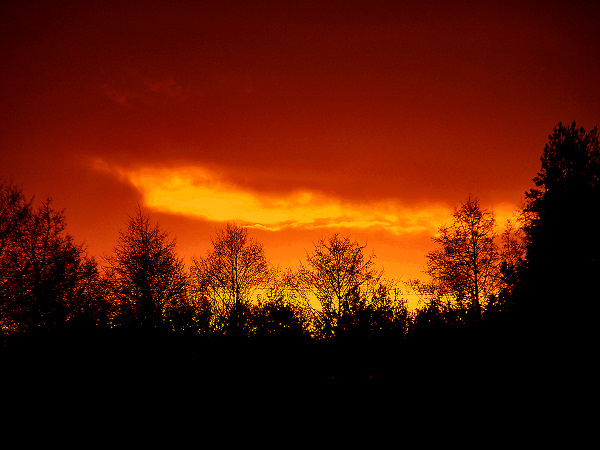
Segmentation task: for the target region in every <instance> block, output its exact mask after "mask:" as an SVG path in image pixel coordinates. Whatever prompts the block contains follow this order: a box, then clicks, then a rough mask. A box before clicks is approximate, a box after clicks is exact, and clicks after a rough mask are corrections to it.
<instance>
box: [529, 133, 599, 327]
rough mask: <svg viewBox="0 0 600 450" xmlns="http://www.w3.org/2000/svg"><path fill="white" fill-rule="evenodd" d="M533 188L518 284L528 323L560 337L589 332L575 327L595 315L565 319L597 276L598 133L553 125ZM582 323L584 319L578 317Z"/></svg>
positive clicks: (590, 289) (586, 295) (586, 296)
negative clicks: (542, 326) (524, 258)
mask: <svg viewBox="0 0 600 450" xmlns="http://www.w3.org/2000/svg"><path fill="white" fill-rule="evenodd" d="M534 182H535V185H536V188H534V189H531V190H530V191H529V192H527V193H526V206H525V208H524V213H525V215H526V223H525V234H526V244H527V253H526V260H525V266H524V269H523V271H522V274H521V279H522V280H521V283H519V291H520V292H519V296H520V302H521V303H523V305H522V306H523V307H524V308H525V309H527V310H528V312H529V316H528V320H529V321H533V322H538V323H540V324H542V323H543V324H544V327H545V328H546V329H547V331H549V330H550V329H552V332H553V333H557V334H562V335H566V334H568V333H573V332H575V331H576V330H577V329H578V328H579V330H578V331H577V332H581V331H583V330H584V329H589V327H590V324H589V323H587V324H585V326H581V327H580V326H579V325H576V323H577V320H579V321H583V322H584V323H585V322H588V321H589V320H592V319H591V318H592V317H597V315H596V314H594V313H592V311H591V310H589V309H588V308H589V307H592V308H594V307H595V305H594V304H593V303H595V302H587V303H585V305H586V306H585V310H587V312H585V313H582V314H580V315H579V316H580V317H578V318H577V319H575V320H574V319H573V318H572V319H570V320H566V319H567V317H569V315H567V312H568V311H569V312H570V311H573V310H572V309H571V308H573V307H575V305H578V306H581V305H583V304H582V303H581V301H584V300H586V299H591V298H592V296H593V295H594V294H593V293H594V292H597V288H596V286H595V284H596V280H597V277H598V275H599V274H600V258H599V255H600V234H599V233H598V229H597V224H598V211H600V145H599V141H598V129H597V127H595V128H593V129H592V130H591V131H589V132H586V131H585V129H584V128H577V126H576V124H575V122H573V123H572V124H571V125H569V126H564V125H563V124H561V123H559V124H558V126H556V127H555V128H554V131H553V133H552V134H551V135H550V136H549V141H548V143H547V144H546V145H545V147H544V151H543V154H542V157H541V169H540V171H539V172H538V174H537V176H536V177H535V178H534ZM583 316H585V317H587V318H588V319H587V320H584V317H583Z"/></svg>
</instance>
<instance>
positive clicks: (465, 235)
mask: <svg viewBox="0 0 600 450" xmlns="http://www.w3.org/2000/svg"><path fill="white" fill-rule="evenodd" d="M452 218H453V221H452V224H451V225H449V226H446V225H444V226H442V227H440V229H439V233H438V236H436V237H434V238H433V240H434V242H435V243H436V244H438V246H439V247H440V248H438V249H436V250H434V251H432V252H430V253H429V254H428V255H427V259H428V261H427V273H428V274H429V275H430V276H431V277H432V279H433V281H434V283H435V284H436V285H437V287H438V288H439V290H440V292H441V293H442V294H449V295H451V296H453V298H454V299H455V300H456V301H457V303H458V304H459V306H460V305H465V304H466V306H467V307H468V308H472V310H473V311H474V312H475V317H476V318H479V317H481V314H482V307H483V305H484V304H485V301H486V300H487V299H488V298H489V296H491V295H495V294H497V292H498V287H499V280H500V272H499V269H500V262H501V259H500V253H499V249H498V245H497V243H496V237H497V235H496V229H495V219H494V216H493V214H492V213H490V212H488V211H486V210H482V209H481V208H480V206H479V201H478V200H477V199H476V198H471V197H470V196H469V198H468V199H467V201H466V202H464V203H462V204H461V205H460V207H458V208H456V209H455V210H454V213H453V215H452Z"/></svg>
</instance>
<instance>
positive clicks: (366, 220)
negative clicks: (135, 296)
mask: <svg viewBox="0 0 600 450" xmlns="http://www.w3.org/2000/svg"><path fill="white" fill-rule="evenodd" d="M93 166H94V168H95V169H96V170H100V171H103V172H107V173H111V174H114V175H117V176H119V177H120V178H121V179H123V180H125V181H127V182H129V183H131V184H132V185H133V186H134V187H135V188H136V189H138V190H139V191H140V193H141V194H142V196H143V201H144V204H145V206H147V207H149V208H151V209H154V210H156V211H160V212H166V213H173V214H182V215H186V216H191V217H198V218H203V219H206V220H210V221H216V222H227V221H238V222H241V223H243V224H244V225H246V226H249V227H254V228H259V229H265V230H272V231H277V230H282V229H285V228H294V227H296V228H306V229H317V228H353V229H367V228H379V229H385V230H387V231H390V232H392V233H395V234H398V235H403V234H414V233H434V232H435V231H436V230H437V228H438V227H439V225H440V224H442V223H444V222H446V221H447V220H448V219H449V218H450V215H451V212H452V211H451V209H450V208H448V207H447V206H446V205H443V204H430V205H424V206H421V207H410V208H407V207H403V206H402V205H401V204H399V202H397V201H394V200H387V201H377V202H369V203H361V202H353V201H346V200H342V199H340V198H336V197H333V196H328V195H325V194H323V193H320V192H318V191H312V190H306V189H304V190H298V191H295V192H292V193H285V194H273V193H261V192H257V191H252V190H245V189H243V188H242V187H240V186H238V185H236V184H235V183H234V182H233V181H229V180H227V179H226V178H225V177H223V176H221V175H220V174H219V173H217V172H215V171H211V170H208V169H207V168H204V167H199V166H181V167H141V168H134V169H128V168H124V167H120V166H116V165H110V164H108V163H106V162H104V161H102V160H95V161H94V162H93Z"/></svg>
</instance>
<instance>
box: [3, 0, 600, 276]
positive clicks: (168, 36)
mask: <svg viewBox="0 0 600 450" xmlns="http://www.w3.org/2000/svg"><path fill="white" fill-rule="evenodd" d="M599 5H600V3H598V2H578V1H564V2H557V1H540V2H527V1H517V2H511V1H499V2H484V1H478V2H467V1H464V2H453V1H439V2H436V1H432V2H424V1H416V2H403V1H389V2H384V1H364V2H362V1H344V2H342V1H339V2H326V1H314V2H307V1H302V2H293V1H289V2H284V1H259V2H253V1H237V2H227V1H219V2H200V1H189V2H177V1H170V2H158V1H139V2H127V1H115V2H110V1H98V2H93V1H86V2H80V1H73V2H68V1H61V2H41V1H40V2H35V1H30V2H25V1H13V0H8V1H4V2H2V6H0V51H1V55H2V64H1V65H0V105H1V106H0V114H1V120H0V127H1V128H0V179H10V178H11V177H12V178H13V179H14V181H15V182H17V183H18V184H20V185H21V186H22V187H23V188H24V190H25V192H26V193H27V195H35V196H36V198H44V197H46V196H52V197H53V198H54V200H55V205H56V207H57V208H59V209H62V208H65V210H66V211H65V212H66V217H67V223H68V230H69V232H70V233H71V234H72V235H74V236H75V238H76V239H77V240H78V241H79V242H84V243H85V244H86V245H87V247H88V250H89V252H90V253H91V254H93V255H96V256H101V255H102V254H103V253H104V254H107V253H110V252H111V250H112V248H113V247H114V245H115V244H116V239H117V235H118V231H119V229H120V228H122V227H124V225H125V223H126V220H127V217H128V215H131V214H134V212H135V208H136V205H137V204H138V203H140V204H142V205H143V206H144V207H145V208H146V209H147V210H148V211H150V212H151V214H152V216H153V217H154V218H155V220H157V221H158V222H160V224H161V225H162V226H163V227H164V228H165V229H167V230H168V231H169V232H170V233H171V234H172V235H173V236H176V237H177V239H178V249H179V252H180V254H181V256H183V257H185V258H187V257H189V256H192V255H194V254H196V255H201V254H204V252H205V251H206V250H207V245H208V242H209V237H210V235H211V234H212V233H213V232H214V230H215V229H216V228H217V227H220V226H221V225H222V224H223V222H224V221H227V220H236V221H238V222H239V223H247V224H250V225H253V226H254V228H253V229H252V230H251V234H252V235H253V236H254V237H255V238H256V239H257V240H259V241H261V242H262V243H263V244H264V246H265V250H266V253H267V257H269V259H270V260H271V261H272V262H273V263H274V264H281V265H284V266H287V265H291V264H294V263H295V262H297V261H299V260H300V259H303V258H304V250H305V249H310V248H311V247H312V243H313V242H315V241H316V240H317V239H318V238H319V237H321V236H328V235H329V234H331V233H333V232H336V231H339V232H341V233H343V234H346V235H348V236H350V237H352V238H354V239H356V240H358V241H359V242H361V243H366V244H368V249H369V251H374V252H375V253H376V255H377V256H378V263H379V264H380V266H381V267H383V268H384V269H385V270H386V273H387V274H388V275H389V276H394V277H403V278H404V279H406V278H409V277H420V276H421V274H420V271H421V270H422V268H423V265H424V263H425V258H424V255H425V254H426V253H427V251H429V250H430V249H431V248H432V247H431V240H430V238H431V235H432V233H434V232H435V229H436V227H437V226H438V225H439V224H440V223H441V222H442V221H444V220H447V219H449V217H450V212H451V210H452V208H453V207H454V206H456V205H458V203H459V202H460V201H462V200H464V199H465V198H466V197H467V196H468V195H469V194H473V195H475V196H477V197H479V199H480V201H481V203H482V205H483V206H484V207H487V208H491V209H494V210H496V211H497V213H498V218H499V219H502V220H503V218H504V217H505V216H507V215H508V214H509V213H510V212H511V211H512V210H513V209H516V208H517V206H518V204H519V203H520V202H521V201H522V200H523V198H524V192H525V191H526V190H527V189H529V188H530V187H532V183H531V179H532V178H533V176H534V175H535V173H536V172H537V171H538V170H539V166H540V161H539V158H540V155H541V153H542V150H543V147H544V144H545V142H546V141H547V138H548V135H549V134H550V133H551V131H552V128H553V127H554V126H555V125H556V124H558V122H560V121H562V122H563V123H570V122H571V121H573V120H576V121H577V123H578V124H579V125H582V126H584V127H586V129H587V128H591V127H593V126H595V125H598V124H600V90H599V89H598V81H599V80H600V32H599V31H598V30H599V29H600V6H599Z"/></svg>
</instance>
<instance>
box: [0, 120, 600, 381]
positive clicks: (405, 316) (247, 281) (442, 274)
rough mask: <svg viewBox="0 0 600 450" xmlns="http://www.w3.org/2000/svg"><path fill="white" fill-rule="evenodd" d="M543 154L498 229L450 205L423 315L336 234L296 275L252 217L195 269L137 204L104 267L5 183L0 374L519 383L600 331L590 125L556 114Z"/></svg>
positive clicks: (474, 205)
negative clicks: (88, 371)
mask: <svg viewBox="0 0 600 450" xmlns="http://www.w3.org/2000/svg"><path fill="white" fill-rule="evenodd" d="M541 160H542V167H541V170H540V171H539V173H538V174H537V176H536V177H535V178H534V182H535V185H536V187H535V188H534V189H531V190H530V191H529V192H527V193H526V202H525V204H524V206H523V208H522V214H521V216H520V220H519V221H517V222H516V223H513V224H509V225H508V226H506V227H504V228H503V229H504V231H503V232H502V233H499V232H498V231H497V225H496V223H495V219H494V215H493V212H491V211H486V210H485V209H482V208H481V207H480V205H479V203H478V201H477V199H476V198H473V197H469V198H468V199H466V200H465V201H464V202H462V203H461V204H460V205H459V206H458V207H457V208H456V209H455V211H454V214H453V215H452V217H451V218H449V219H450V222H449V224H448V225H446V226H443V227H441V228H440V230H439V233H438V234H437V235H436V237H435V238H434V241H435V243H436V249H435V250H434V251H433V252H431V253H430V254H428V255H427V260H428V264H427V267H426V272H427V273H428V274H429V275H430V280H431V281H428V282H426V283H425V282H422V281H419V280H412V281H411V282H410V283H409V284H410V289H411V290H412V291H414V292H417V293H418V294H419V296H420V299H421V302H420V303H419V306H418V308H416V309H415V310H412V309H409V308H408V307H407V303H406V300H405V297H403V292H405V290H404V288H405V287H404V286H399V285H398V284H397V283H396V282H394V281H390V280H386V279H385V278H384V277H383V273H382V271H381V270H379V269H378V268H377V267H376V265H375V260H374V256H373V255H367V254H366V253H365V247H364V246H362V245H360V244H359V243H357V242H353V241H351V240H349V239H348V238H346V237H343V236H340V235H338V234H333V235H332V236H330V237H328V238H326V239H322V240H320V241H319V242H317V243H316V244H315V245H314V247H313V248H311V249H310V250H308V251H307V252H306V257H305V259H304V261H303V262H302V264H301V266H300V268H299V269H298V270H282V269H279V268H274V267H272V266H271V265H270V264H269V262H268V261H267V259H266V257H265V254H264V251H263V247H262V245H261V244H260V243H259V242H256V241H255V240H253V239H252V237H250V236H249V235H248V233H247V230H246V228H244V227H240V226H238V225H236V224H228V225H226V226H225V227H223V228H222V229H221V230H219V231H217V232H216V234H215V235H214V236H213V237H212V241H211V242H212V248H211V250H210V251H209V252H207V253H206V254H205V255H203V256H198V257H196V258H194V259H193V260H192V263H191V265H190V267H189V268H186V267H184V264H183V261H182V260H181V259H179V258H178V256H177V251H176V242H175V240H174V238H172V237H170V236H169V235H168V234H167V233H166V232H164V231H163V230H161V229H160V227H159V225H157V224H155V223H153V221H152V220H151V218H150V217H149V216H148V215H147V214H145V213H144V212H143V211H141V210H138V211H137V212H136V213H135V214H134V215H133V216H132V217H131V218H130V220H129V222H128V223H127V224H126V225H125V226H124V228H123V229H122V231H121V232H120V235H119V237H118V241H117V242H116V245H115V247H114V249H113V251H112V252H111V254H110V256H109V257H107V258H106V259H105V260H103V261H101V262H98V261H97V260H95V259H94V258H91V257H89V256H88V255H87V254H86V251H85V248H84V247H83V246H82V245H80V244H77V243H76V242H75V240H74V238H73V237H72V236H70V235H69V234H68V233H67V230H66V225H65V218H64V215H63V213H62V212H59V211H55V210H54V209H53V208H52V202H51V201H50V200H46V201H44V202H42V203H41V205H39V206H37V207H34V203H33V201H32V200H31V199H27V198H25V197H24V195H23V193H22V190H21V189H20V188H19V187H18V186H17V185H15V184H14V183H13V182H5V183H4V184H2V186H0V325H1V330H2V362H3V366H4V368H3V370H4V371H5V372H10V371H11V370H12V368H18V367H21V366H22V364H23V363H24V362H27V363H28V364H30V365H34V366H36V367H38V369H39V370H42V371H44V370H49V369H48V368H49V367H62V366H64V367H67V366H68V367H73V366H78V365H80V364H84V363H85V364H92V365H95V367H96V368H97V369H98V370H100V368H102V370H104V371H109V372H110V371H111V370H114V371H115V372H114V373H117V372H118V370H119V368H122V367H130V368H131V367H134V366H144V367H153V368H155V369H160V370H169V371H176V370H179V369H181V371H180V372H178V373H179V374H180V375H177V376H184V375H182V374H184V373H193V377H194V379H195V380H198V379H204V380H205V381H211V382H220V383H224V384H226V383H227V382H232V383H234V384H235V380H240V379H245V380H254V382H258V381H262V382H265V381H266V382H267V384H268V385H270V386H272V385H274V384H276V385H278V386H280V387H285V386H293V385H297V384H298V383H312V384H315V383H316V384H317V385H323V386H333V385H343V386H347V385H379V384H386V383H391V384H394V383H398V382H399V380H402V379H406V377H407V376H411V377H412V378H411V379H417V378H418V379H419V380H421V381H422V384H421V385H420V386H421V388H422V389H440V385H444V384H446V385H447V386H450V387H449V388H450V389H451V386H452V385H453V383H456V382H457V381H459V380H460V381H461V382H462V383H465V380H471V381H469V382H466V383H465V384H463V385H470V386H472V387H473V388H474V389H477V390H478V392H480V390H481V389H482V386H487V388H486V389H497V388H498V385H499V384H500V383H504V384H510V383H511V382H513V383H514V382H516V381H515V379H517V378H518V376H516V375H515V372H514V371H515V370H516V369H515V368H516V367H519V369H518V370H520V371H522V370H523V367H524V365H526V364H532V361H533V360H536V361H537V362H541V363H542V364H547V365H548V367H550V366H552V365H555V364H559V362H558V360H557V358H559V355H563V356H564V355H566V354H567V353H568V354H569V355H573V354H575V352H574V350H575V349H577V350H581V349H584V348H587V346H588V345H589V344H590V343H591V342H592V339H594V338H595V336H593V332H592V331H593V330H594V329H595V325H594V324H593V322H594V320H595V317H596V315H595V313H593V312H592V311H591V310H590V308H589V306H590V305H591V306H592V309H595V303H596V302H594V301H593V300H594V298H593V297H592V295H595V296H596V297H597V294H591V293H593V292H594V290H592V289H591V288H592V286H593V284H594V283H595V282H596V280H597V279H599V277H598V275H600V271H599V268H598V264H599V263H598V255H599V254H600V248H599V245H600V240H599V237H598V236H599V234H598V232H597V230H596V228H597V223H598V220H597V219H598V212H599V210H600V208H599V207H600V199H599V189H600V188H599V177H600V149H599V144H598V134H597V128H594V129H593V130H591V131H589V132H586V131H585V130H584V129H583V128H577V127H576V125H575V123H573V124H571V125H570V126H564V125H562V124H559V125H558V126H557V127H556V128H555V129H554V132H553V134H552V135H550V137H549V142H548V143H547V144H546V147H545V148H544V151H543V155H542V158H541ZM561 352H564V353H561ZM571 364H577V363H576V362H574V361H573V360H571ZM571 367H573V365H571ZM184 369H185V370H184ZM186 370H187V371H186ZM409 374H410V375H409ZM441 374H444V375H443V377H442V375H441ZM442 378H444V379H442ZM428 380H429V381H432V380H436V381H435V383H434V384H432V385H431V386H429V385H428V384H427V383H428ZM511 380H512V381H511ZM243 386H245V387H244V389H252V386H253V385H252V384H248V383H247V382H246V383H244V384H243ZM254 386H255V385H254ZM434 386H435V387H434Z"/></svg>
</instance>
